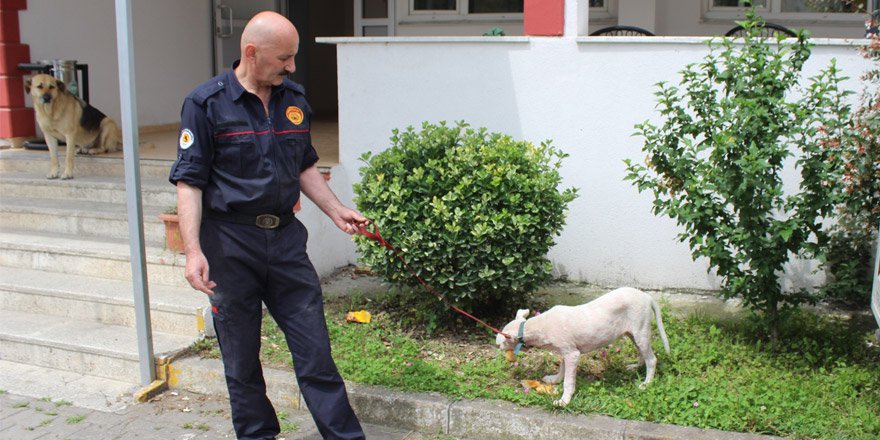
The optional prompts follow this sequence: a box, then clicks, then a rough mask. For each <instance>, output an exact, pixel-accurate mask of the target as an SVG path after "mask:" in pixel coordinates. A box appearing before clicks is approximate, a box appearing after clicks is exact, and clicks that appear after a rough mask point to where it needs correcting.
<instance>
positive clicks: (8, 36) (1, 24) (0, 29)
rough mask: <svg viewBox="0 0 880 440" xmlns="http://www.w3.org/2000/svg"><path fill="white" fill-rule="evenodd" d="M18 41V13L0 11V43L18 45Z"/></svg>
mask: <svg viewBox="0 0 880 440" xmlns="http://www.w3.org/2000/svg"><path fill="white" fill-rule="evenodd" d="M20 41H21V36H20V35H19V26H18V11H12V10H6V9H0V42H2V43H18V42H20Z"/></svg>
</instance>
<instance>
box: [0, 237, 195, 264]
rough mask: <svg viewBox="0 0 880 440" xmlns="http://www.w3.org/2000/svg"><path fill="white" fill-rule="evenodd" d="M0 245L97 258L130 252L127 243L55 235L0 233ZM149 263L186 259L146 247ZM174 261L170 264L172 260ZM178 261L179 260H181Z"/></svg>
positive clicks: (125, 255) (124, 256) (126, 256)
mask: <svg viewBox="0 0 880 440" xmlns="http://www.w3.org/2000/svg"><path fill="white" fill-rule="evenodd" d="M0 246H5V247H13V248H19V249H31V250H40V251H45V252H53V253H61V254H78V255H96V256H99V257H101V258H110V259H117V260H130V258H129V256H130V254H131V249H130V246H129V242H128V240H125V239H115V238H108V237H80V236H78V235H71V234H61V233H55V232H35V231H16V230H4V231H0ZM145 252H146V255H147V260H148V262H150V263H158V264H169V263H180V264H184V262H185V261H184V260H183V257H182V256H180V255H177V254H169V252H168V251H165V250H163V249H162V247H160V246H150V245H149V244H145ZM169 258H171V261H169ZM178 260H179V261H178Z"/></svg>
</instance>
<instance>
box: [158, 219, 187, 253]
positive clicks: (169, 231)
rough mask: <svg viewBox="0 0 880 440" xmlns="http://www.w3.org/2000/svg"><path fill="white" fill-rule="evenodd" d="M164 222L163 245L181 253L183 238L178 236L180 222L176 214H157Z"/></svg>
mask: <svg viewBox="0 0 880 440" xmlns="http://www.w3.org/2000/svg"><path fill="white" fill-rule="evenodd" d="M159 220H162V222H163V223H165V247H166V248H167V249H168V250H169V251H171V252H177V253H179V254H182V253H183V238H181V237H180V223H179V221H178V217H177V214H166V213H162V214H159Z"/></svg>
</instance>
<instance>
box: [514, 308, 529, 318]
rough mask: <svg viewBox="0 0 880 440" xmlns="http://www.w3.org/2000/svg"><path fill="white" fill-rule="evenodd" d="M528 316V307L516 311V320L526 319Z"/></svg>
mask: <svg viewBox="0 0 880 440" xmlns="http://www.w3.org/2000/svg"><path fill="white" fill-rule="evenodd" d="M528 317H529V309H519V310H517V311H516V320H520V319H526V318H528Z"/></svg>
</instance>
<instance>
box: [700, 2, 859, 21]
mask: <svg viewBox="0 0 880 440" xmlns="http://www.w3.org/2000/svg"><path fill="white" fill-rule="evenodd" d="M750 3H754V4H755V6H756V7H757V9H758V12H759V13H760V14H761V15H762V16H764V18H765V19H767V20H768V21H774V20H795V21H796V20H822V21H827V20H834V21H836V22H854V23H858V22H863V21H865V15H864V14H866V13H867V12H869V10H870V2H869V1H868V0H753V1H752V2H749V1H748V0H704V2H703V5H704V9H703V12H704V14H703V15H704V16H705V17H706V18H709V19H720V20H729V19H736V18H738V17H741V16H742V11H743V10H745V9H746V8H747V7H748V6H747V5H748V4H750Z"/></svg>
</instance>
